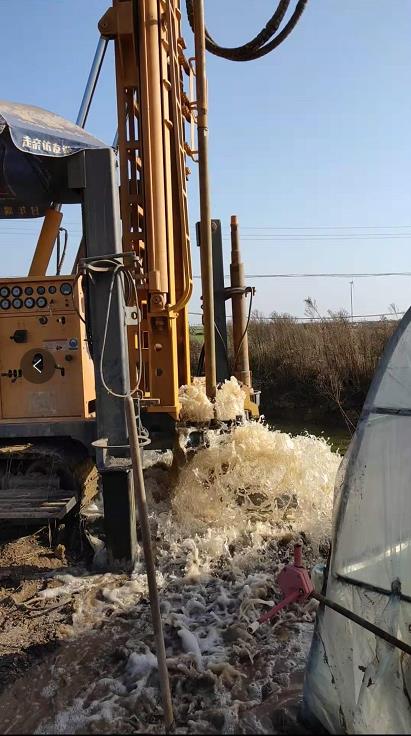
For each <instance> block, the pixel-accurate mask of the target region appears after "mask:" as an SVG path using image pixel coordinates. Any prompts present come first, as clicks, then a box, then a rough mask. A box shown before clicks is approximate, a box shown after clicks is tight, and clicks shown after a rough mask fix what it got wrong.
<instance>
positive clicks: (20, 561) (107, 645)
mask: <svg viewBox="0 0 411 736" xmlns="http://www.w3.org/2000/svg"><path fill="white" fill-rule="evenodd" d="M311 467H312V463H311V462H310V461H308V460H307V468H309V469H310V472H311ZM145 477H146V489H147V493H148V500H149V506H150V505H151V511H150V513H151V524H152V534H153V542H154V550H155V557H156V565H157V568H158V576H159V577H158V587H159V592H160V599H161V607H162V619H163V626H164V635H165V644H166V652H167V664H168V670H169V675H170V684H171V691H172V699H173V706H174V714H175V721H176V724H175V725H176V729H175V730H176V733H179V734H203V733H204V734H208V733H210V734H226V733H227V734H228V733H241V734H252V733H261V734H271V733H273V734H280V733H287V734H289V733H307V732H308V731H307V730H306V728H305V727H304V726H303V725H302V724H301V723H300V720H299V718H298V715H299V711H300V706H301V701H302V686H303V678H304V669H305V664H306V659H307V655H308V651H309V646H310V642H311V638H312V632H313V626H314V619H315V605H316V604H315V601H309V602H308V603H306V604H304V605H302V606H299V605H296V604H295V605H294V606H291V607H290V609H289V610H287V611H284V612H283V613H282V614H281V616H280V617H279V618H278V619H277V620H275V622H274V623H273V625H272V626H271V625H264V626H262V627H260V629H259V630H258V631H257V632H256V633H255V634H254V635H251V634H250V632H249V630H248V625H249V623H250V622H251V621H255V620H256V618H258V616H259V615H260V613H261V612H262V611H263V610H266V608H264V606H267V605H269V606H271V605H272V603H267V602H269V601H278V600H280V599H281V591H280V590H279V589H278V587H277V585H276V578H277V576H278V572H279V571H280V570H281V569H282V567H283V566H284V565H285V564H288V563H289V562H290V561H291V557H292V550H293V544H294V542H295V541H296V531H295V529H294V528H293V527H292V526H291V525H289V524H288V530H287V524H286V525H285V526H284V525H283V526H281V525H280V526H278V528H277V527H276V525H275V524H272V525H271V526H270V525H267V524H266V523H265V522H264V524H263V525H261V524H260V522H259V521H258V520H257V521H256V522H255V523H254V522H253V523H252V524H251V526H249V527H248V526H247V527H244V529H243V530H242V531H239V532H238V534H237V535H236V537H235V539H234V540H233V541H232V542H231V543H230V544H225V543H224V544H222V540H223V537H224V535H223V536H221V534H220V537H221V538H220V542H219V543H218V544H217V546H216V543H217V542H218V539H217V537H218V529H216V530H214V531H212V530H211V529H210V530H208V531H207V530H205V531H204V532H203V533H202V534H196V533H194V532H187V531H184V533H183V532H182V531H181V528H180V526H179V525H178V524H176V521H175V515H174V514H173V513H172V508H171V501H170V468H169V467H168V465H167V463H163V464H157V465H153V466H150V467H148V468H147V470H146V471H145ZM313 483H314V485H315V487H317V481H316V480H315V481H313ZM92 506H93V504H92ZM94 506H95V511H93V513H92V514H91V516H89V517H88V519H87V520H85V519H84V517H82V521H81V529H82V532H83V533H82V534H79V533H78V532H75V533H73V528H74V529H75V530H76V529H77V530H78V529H79V523H78V522H76V523H75V524H74V525H71V529H70V525H67V524H66V528H65V529H60V531H58V532H57V533H54V534H53V535H52V536H51V537H50V534H49V530H48V529H47V528H40V529H38V528H37V529H35V528H33V529H31V530H30V529H15V530H14V531H13V530H12V529H8V530H7V529H5V528H1V529H0V733H1V734H23V733H29V734H34V733H40V734H43V733H62V734H67V733H76V734H91V733H162V732H164V728H163V720H162V708H161V698H160V687H159V678H158V671H157V662H156V658H155V646H154V637H153V629H152V623H151V614H150V606H149V600H148V591H147V581H146V576H145V572H144V564H143V561H142V559H140V560H139V561H138V563H137V565H136V567H135V569H134V571H133V572H132V573H125V572H119V571H109V570H107V566H106V563H105V560H104V554H103V555H101V554H100V553H101V549H100V547H99V544H100V543H99V540H98V535H99V534H101V530H102V518H101V509H102V506H101V499H100V500H99V502H98V503H97V506H96V504H94ZM97 507H98V508H97ZM93 514H95V515H94V516H93ZM208 532H209V533H208ZM301 534H302V532H301V531H300V532H298V534H297V536H298V535H299V539H300V540H301V538H302V537H301ZM90 535H94V537H93V536H90ZM87 540H88V541H87ZM306 541H307V543H306V544H305V547H304V555H305V563H306V565H307V566H308V567H311V566H312V565H313V564H314V563H315V562H317V561H318V549H317V552H313V549H312V548H310V544H309V540H306ZM325 553H326V550H323V554H325Z"/></svg>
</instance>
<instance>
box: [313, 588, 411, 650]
mask: <svg viewBox="0 0 411 736" xmlns="http://www.w3.org/2000/svg"><path fill="white" fill-rule="evenodd" d="M311 596H312V598H315V599H316V600H317V601H319V602H320V603H322V604H323V605H324V606H327V607H328V608H331V609H332V610H333V611H336V612H337V613H340V614H341V616H345V617H346V618H349V619H350V621H353V622H354V623H355V624H358V626H362V628H363V629H367V631H371V633H372V634H374V635H375V636H379V637H380V639H384V641H386V642H387V643H388V644H391V646H393V647H397V649H401V651H402V652H405V653H406V654H411V646H410V645H409V644H407V643H406V642H405V641H401V639H397V637H396V636H392V634H389V633H388V631H384V629H380V627H379V626H375V624H372V623H371V622H370V621H367V620H366V619H365V618H363V617H362V616H357V614H356V613H353V611H350V610H348V608H344V607H343V606H340V605H339V604H338V603H335V601H332V600H330V599H329V598H326V597H325V595H322V593H317V592H316V591H313V592H312V593H311Z"/></svg>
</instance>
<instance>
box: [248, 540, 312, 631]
mask: <svg viewBox="0 0 411 736" xmlns="http://www.w3.org/2000/svg"><path fill="white" fill-rule="evenodd" d="M278 585H279V587H280V588H281V592H282V594H283V596H284V598H283V600H282V601H280V603H277V605H276V606H274V607H273V608H271V610H270V611H268V612H267V613H264V614H263V615H262V616H260V618H259V619H258V621H254V623H252V624H251V625H250V626H249V629H250V631H252V632H254V631H257V629H258V628H259V627H260V626H261V624H263V623H265V622H266V621H269V620H270V619H271V618H273V616H275V615H276V613H278V611H281V609H282V608H285V607H286V606H289V605H290V604H291V603H295V602H296V601H300V602H302V601H305V600H307V599H308V598H309V597H310V596H311V594H312V592H313V590H314V586H313V584H312V582H311V578H310V576H309V574H308V572H307V570H306V569H305V567H303V564H302V548H301V544H296V545H295V546H294V563H293V564H292V565H287V567H285V568H284V569H283V570H281V572H280V574H279V576H278Z"/></svg>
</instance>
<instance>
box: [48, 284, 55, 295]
mask: <svg viewBox="0 0 411 736" xmlns="http://www.w3.org/2000/svg"><path fill="white" fill-rule="evenodd" d="M56 291H57V289H56V287H55V286H54V285H53V284H52V285H51V286H49V294H55V293H56Z"/></svg>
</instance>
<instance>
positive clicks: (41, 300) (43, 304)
mask: <svg viewBox="0 0 411 736" xmlns="http://www.w3.org/2000/svg"><path fill="white" fill-rule="evenodd" d="M36 304H37V306H38V307H40V309H41V308H42V307H46V306H47V299H45V298H44V296H40V297H39V298H38V299H37V301H36Z"/></svg>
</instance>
